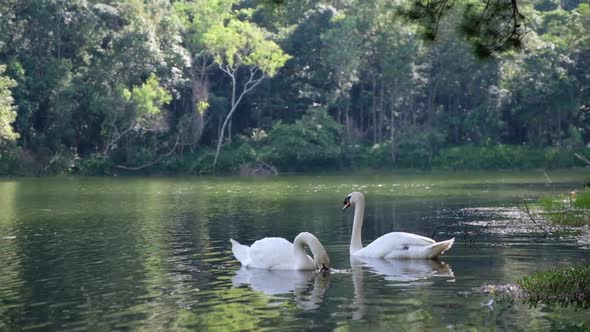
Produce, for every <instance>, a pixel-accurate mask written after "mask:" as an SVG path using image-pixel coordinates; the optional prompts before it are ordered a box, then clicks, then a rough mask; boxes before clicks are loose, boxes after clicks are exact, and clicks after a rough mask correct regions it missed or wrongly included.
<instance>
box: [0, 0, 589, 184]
mask: <svg viewBox="0 0 590 332" xmlns="http://www.w3.org/2000/svg"><path fill="white" fill-rule="evenodd" d="M419 3H420V2H419V1H418V2H417V1H415V0H414V1H413V2H412V1H408V2H404V1H401V2H400V1H391V0H362V1H361V0H347V1H344V0H342V1H325V0H323V1H320V0H314V1H312V0H305V1H280V3H279V4H278V5H277V4H275V3H273V1H254V0H250V1H247V0H244V1H239V0H194V1H188V0H156V1H141V0H118V1H116V0H100V1H99V0H70V1H61V0H3V1H2V6H0V31H1V33H0V175H1V174H53V173H68V172H78V173H82V174H110V173H113V172H137V171H143V172H166V173H183V174H206V173H212V172H214V171H215V170H217V171H220V172H228V171H230V172H235V171H237V170H238V169H240V167H243V166H244V165H254V166H252V167H253V168H255V169H260V167H258V166H260V165H265V166H267V168H269V169H276V168H278V169H279V170H281V171H301V170H327V169H342V168H361V167H374V168H392V167H420V168H429V167H446V168H513V167H569V166H575V165H580V163H581V161H580V160H578V159H577V158H575V157H574V153H579V154H582V155H586V156H587V157H590V155H589V154H588V153H587V151H586V149H585V146H586V144H587V143H588V142H589V141H590V2H589V1H588V0H586V1H578V0H576V1H574V0H569V1H566V0H561V1H556V0H535V1H532V2H530V3H529V2H527V3H520V2H519V3H518V13H515V12H514V11H513V10H512V11H508V12H507V13H508V14H506V15H508V16H506V15H504V14H502V13H503V12H502V10H506V8H508V7H502V8H500V7H498V8H496V9H495V10H496V12H495V13H496V14H497V15H500V16H493V15H492V14H490V13H491V12H490V11H488V10H491V9H489V8H490V7H489V6H490V4H491V2H486V1H482V2H478V1H467V2H464V3H462V4H463V6H456V5H455V6H447V5H448V4H445V5H444V6H445V7H444V19H441V18H442V17H439V16H432V15H431V14H428V12H427V11H423V12H421V13H422V14H423V15H422V16H420V15H417V14H416V10H417V9H420V8H421V7H420V6H419ZM428 3H430V4H435V2H428ZM443 3H445V2H444V1H443V2H440V3H439V2H436V4H438V5H437V6H442V5H443ZM499 3H500V2H498V4H499ZM417 4H418V6H417ZM453 4H454V2H453ZM508 4H509V5H514V2H508ZM437 8H438V9H437ZM510 8H512V7H510ZM423 9H424V10H426V9H428V8H423ZM434 9H435V10H443V7H440V8H439V7H435V8H434ZM428 10H433V8H430V9H428ZM466 10H469V11H466ZM412 13H413V14H412ZM442 13H443V12H442V11H441V12H440V13H439V11H436V12H435V13H434V14H437V15H438V14H442ZM466 13H467V14H469V15H467V14H466ZM474 13H479V14H478V15H479V16H478V15H475V14H474ZM516 14H518V15H517V16H515V15H516ZM429 15H430V16H429ZM486 15H487V16H486ZM502 15H504V16H502ZM510 15H512V16H510ZM476 17H479V18H480V20H479V21H478V20H476V19H475V18H476ZM515 17H516V18H517V21H516V23H514V22H515V21H514V20H515ZM501 19H502V20H503V21H502V20H501ZM506 19H507V20H508V21H506ZM511 19H512V20H511ZM416 20H418V21H416ZM520 20H522V22H521V21H520ZM415 22H418V23H419V24H414V23H415ZM482 22H483V23H482ZM501 22H508V23H506V24H507V25H502V24H504V23H501ZM433 24H434V25H433ZM516 25H518V27H516ZM524 25H526V30H524ZM486 27H487V28H486ZM500 27H504V28H503V29H504V30H498V29H499V28H500ZM494 29H495V30H494ZM506 29H508V30H506ZM510 29H512V30H510ZM515 29H517V30H515ZM457 31H459V32H460V33H456V32H457ZM502 31H504V33H505V32H506V31H508V35H505V36H508V37H507V38H512V39H513V40H512V41H510V42H506V43H507V44H506V43H504V44H501V42H502V40H503V39H502V38H500V37H501V36H500V35H501V33H502ZM515 32H517V33H516V34H515ZM525 32H526V34H525ZM425 35H426V36H430V37H432V38H430V39H434V40H433V41H429V40H425V39H424V38H423V37H424V36H425ZM515 38H516V39H515ZM516 40H517V41H516ZM499 43H500V44H499ZM508 44H509V46H511V47H507V46H506V45H508ZM486 45H487V46H486ZM516 46H518V47H516ZM482 55H483V56H486V57H487V58H486V59H485V60H481V57H482ZM256 165H258V166H256Z"/></svg>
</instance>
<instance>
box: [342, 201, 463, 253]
mask: <svg viewBox="0 0 590 332" xmlns="http://www.w3.org/2000/svg"><path fill="white" fill-rule="evenodd" d="M351 205H354V206H355V207H354V222H353V226H352V237H351V239H350V255H351V256H358V257H377V258H437V257H438V256H440V255H442V254H443V253H444V252H445V251H447V250H449V249H450V248H451V247H452V246H453V243H454V242H455V238H452V239H450V240H446V241H441V242H436V241H434V240H433V239H431V238H427V237H424V236H421V235H417V234H412V233H405V232H391V233H388V234H385V235H383V236H381V237H379V238H378V239H376V240H375V241H373V242H372V243H371V244H369V245H368V246H366V247H365V248H363V243H362V242H361V228H362V226H363V217H364V213H365V196H363V194H361V193H359V192H356V191H355V192H352V193H350V194H349V195H348V196H346V198H345V199H344V208H342V210H343V211H344V210H346V209H347V208H348V207H349V206H351Z"/></svg>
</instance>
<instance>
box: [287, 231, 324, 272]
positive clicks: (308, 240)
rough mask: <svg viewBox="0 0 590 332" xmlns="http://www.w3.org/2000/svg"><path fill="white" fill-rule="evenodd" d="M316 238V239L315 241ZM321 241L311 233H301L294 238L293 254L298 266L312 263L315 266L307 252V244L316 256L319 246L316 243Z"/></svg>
mask: <svg viewBox="0 0 590 332" xmlns="http://www.w3.org/2000/svg"><path fill="white" fill-rule="evenodd" d="M314 240H315V241H314ZM316 242H318V243H319V241H318V240H317V239H316V238H315V237H314V236H313V235H311V234H309V233H300V234H299V235H297V237H295V240H293V255H294V256H295V264H296V265H297V266H298V267H305V266H306V265H309V264H310V263H311V264H312V265H313V266H314V267H315V264H314V263H313V261H311V262H310V259H309V256H307V253H306V252H305V246H306V245H307V246H308V247H309V249H310V250H311V254H312V255H313V256H314V257H315V255H317V254H318V247H317V244H318V243H316Z"/></svg>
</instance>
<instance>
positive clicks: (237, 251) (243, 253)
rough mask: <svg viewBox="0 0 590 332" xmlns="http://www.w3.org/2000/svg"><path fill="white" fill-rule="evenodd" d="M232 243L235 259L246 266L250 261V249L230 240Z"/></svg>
mask: <svg viewBox="0 0 590 332" xmlns="http://www.w3.org/2000/svg"><path fill="white" fill-rule="evenodd" d="M229 241H230V242H231V251H232V252H233V253H234V257H235V258H236V259H237V260H238V261H240V263H242V265H246V263H247V262H246V261H247V260H248V250H249V249H250V247H248V246H245V245H243V244H240V243H239V242H238V241H236V240H234V239H229Z"/></svg>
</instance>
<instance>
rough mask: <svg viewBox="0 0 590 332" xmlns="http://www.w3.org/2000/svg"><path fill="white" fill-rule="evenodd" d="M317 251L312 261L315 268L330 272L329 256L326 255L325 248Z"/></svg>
mask: <svg viewBox="0 0 590 332" xmlns="http://www.w3.org/2000/svg"><path fill="white" fill-rule="evenodd" d="M322 249H323V248H322ZM319 251H320V252H319V253H317V254H316V255H313V261H314V263H315V266H316V268H317V270H319V271H320V272H330V257H328V253H327V252H326V250H319Z"/></svg>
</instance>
